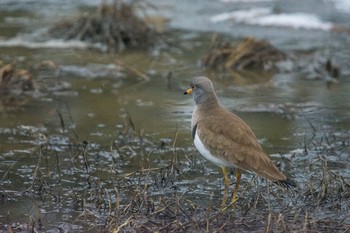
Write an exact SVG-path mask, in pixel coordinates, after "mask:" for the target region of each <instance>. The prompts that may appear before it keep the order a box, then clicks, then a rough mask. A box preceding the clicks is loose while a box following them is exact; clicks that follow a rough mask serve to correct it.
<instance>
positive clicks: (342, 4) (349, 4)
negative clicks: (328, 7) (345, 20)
mask: <svg viewBox="0 0 350 233" xmlns="http://www.w3.org/2000/svg"><path fill="white" fill-rule="evenodd" d="M331 1H332V2H333V4H334V6H335V8H336V9H337V10H339V11H341V12H344V13H349V14H350V0H331Z"/></svg>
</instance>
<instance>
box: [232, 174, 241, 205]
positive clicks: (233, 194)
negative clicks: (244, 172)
mask: <svg viewBox="0 0 350 233" xmlns="http://www.w3.org/2000/svg"><path fill="white" fill-rule="evenodd" d="M240 182H241V170H240V169H238V168H236V186H235V189H234V190H233V193H232V205H233V206H234V203H235V202H236V201H237V191H238V187H239V183H240Z"/></svg>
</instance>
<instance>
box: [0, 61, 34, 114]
mask: <svg viewBox="0 0 350 233" xmlns="http://www.w3.org/2000/svg"><path fill="white" fill-rule="evenodd" d="M35 90H36V84H35V81H34V79H33V77H32V75H31V74H30V73H29V72H28V71H27V70H23V69H16V64H15V63H10V64H1V62H0V112H2V111H9V110H14V109H16V108H17V107H19V106H22V105H24V104H26V103H27V102H28V101H29V100H30V99H31V97H32V95H33V93H34V91H35Z"/></svg>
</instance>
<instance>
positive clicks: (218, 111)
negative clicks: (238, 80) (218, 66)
mask: <svg viewBox="0 0 350 233" xmlns="http://www.w3.org/2000/svg"><path fill="white" fill-rule="evenodd" d="M184 94H186V95H188V94H192V95H193V100H194V102H195V108H194V110H193V113H192V120H191V131H192V139H193V142H194V145H195V147H196V148H197V150H198V151H199V152H200V154H202V155H203V156H204V157H205V158H206V159H207V160H209V161H211V162H213V163H214V164H216V165H217V166H219V167H221V169H222V172H223V175H224V183H225V190H226V191H225V192H226V194H227V189H228V187H229V185H230V179H229V177H228V172H227V168H235V176H236V183H235V189H234V191H233V193H232V196H231V197H232V203H233V204H232V205H234V203H235V202H236V201H237V191H238V188H239V185H240V180H241V172H242V171H249V172H254V173H256V174H257V175H259V176H261V177H263V178H265V179H267V180H269V181H271V182H273V183H276V184H277V185H279V186H282V187H284V188H287V189H292V188H293V187H295V186H296V183H295V182H294V181H292V180H290V179H288V178H287V177H286V176H285V175H284V174H283V173H282V172H281V171H279V170H278V168H277V167H276V166H275V165H274V163H273V162H272V161H271V159H270V158H269V156H268V155H267V154H266V153H265V152H264V151H263V149H262V147H261V145H260V143H259V142H258V140H257V138H256V136H255V134H254V133H253V131H252V130H251V128H250V127H249V125H248V124H247V123H246V122H244V121H243V120H242V119H241V118H239V117H238V116H237V115H235V114H234V113H232V112H231V111H229V110H227V109H226V108H225V107H224V106H222V105H221V104H220V103H219V100H218V97H217V95H216V93H215V91H214V85H213V83H212V81H210V79H209V78H207V77H204V76H199V77H195V78H194V79H193V80H192V82H191V83H190V88H189V89H187V90H186V91H185V92H184ZM224 198H225V202H226V197H224Z"/></svg>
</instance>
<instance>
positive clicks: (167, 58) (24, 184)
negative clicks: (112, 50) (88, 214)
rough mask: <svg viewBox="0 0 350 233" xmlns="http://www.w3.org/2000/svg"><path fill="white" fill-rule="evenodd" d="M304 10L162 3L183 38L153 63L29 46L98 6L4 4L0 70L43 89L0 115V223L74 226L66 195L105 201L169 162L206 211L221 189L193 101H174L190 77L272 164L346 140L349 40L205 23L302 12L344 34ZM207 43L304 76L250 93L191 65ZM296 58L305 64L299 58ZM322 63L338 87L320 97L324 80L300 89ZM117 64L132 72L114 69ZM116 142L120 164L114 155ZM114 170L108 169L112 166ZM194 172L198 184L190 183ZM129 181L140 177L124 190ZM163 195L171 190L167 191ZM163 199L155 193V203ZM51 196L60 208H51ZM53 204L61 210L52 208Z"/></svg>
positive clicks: (281, 78) (237, 82) (283, 76)
mask: <svg viewBox="0 0 350 233" xmlns="http://www.w3.org/2000/svg"><path fill="white" fill-rule="evenodd" d="M305 2H306V3H305V4H304V5H302V6H298V5H297V4H295V3H294V1H278V2H276V1H272V2H270V1H264V2H259V1H258V2H257V3H255V4H254V5H253V6H252V5H249V3H245V2H244V1H242V2H239V3H232V4H229V3H224V1H215V2H214V1H202V2H200V3H198V4H193V5H188V3H187V1H177V3H176V4H174V3H173V2H172V1H162V4H160V5H159V6H158V7H159V9H158V11H157V12H158V13H161V14H164V15H166V16H168V17H170V20H171V21H170V25H169V26H170V28H171V29H175V28H180V29H182V30H186V31H180V32H178V31H177V32H172V37H173V38H174V41H176V43H178V44H179V45H180V46H179V48H169V49H167V50H155V51H153V52H152V53H150V52H149V51H143V52H142V51H126V52H124V53H122V54H118V55H115V54H106V53H102V52H100V51H98V50H96V49H87V48H86V46H88V45H86V44H83V43H75V42H74V43H65V42H59V43H58V42H57V41H49V42H48V41H47V39H45V38H44V39H40V38H38V37H37V35H38V33H39V32H41V31H42V30H43V29H45V27H48V26H50V25H51V23H53V22H54V21H56V20H57V19H58V18H60V17H64V16H67V15H70V14H74V13H75V12H76V11H77V10H78V9H85V8H87V7H88V6H93V5H96V4H98V2H97V1H74V3H71V2H70V1H65V2H64V4H61V3H60V4H57V3H56V1H47V2H46V3H45V6H44V7H42V5H41V4H42V3H41V2H40V3H39V2H36V1H28V2H27V1H24V2H20V1H18V2H16V1H11V2H7V3H5V2H2V3H1V4H0V9H1V10H0V11H1V14H0V15H1V16H0V31H1V35H0V60H3V61H5V63H7V62H11V61H17V64H18V67H20V68H25V69H32V70H33V72H34V74H35V75H36V77H37V80H38V82H39V85H40V86H41V87H42V88H46V89H47V88H51V89H50V91H45V92H43V93H41V96H39V97H36V98H34V99H33V100H32V101H30V102H29V103H28V104H26V105H23V106H20V107H19V108H18V109H16V110H12V111H6V112H2V113H0V142H1V144H0V179H1V191H2V192H3V193H6V198H8V200H6V201H4V204H1V205H2V206H1V208H0V209H1V211H0V219H1V220H0V222H1V223H3V224H5V223H6V219H7V218H8V216H7V215H8V213H9V214H10V218H11V219H12V220H13V221H18V222H28V216H40V215H45V218H46V220H45V221H46V227H47V228H50V227H52V226H55V224H56V223H62V222H66V221H69V219H70V218H71V217H72V216H73V217H74V218H75V217H76V218H77V217H78V215H79V214H78V213H79V211H77V210H81V206H79V204H77V203H75V201H76V200H77V198H76V197H75V196H74V195H73V194H75V192H74V191H72V195H68V196H67V195H66V196H65V195H64V193H63V192H64V189H65V188H67V187H71V188H72V189H73V190H74V189H75V190H77V192H78V193H79V192H85V191H86V186H89V187H90V186H94V185H96V187H97V186H98V182H97V181H96V180H98V179H100V180H103V183H104V187H106V188H107V189H108V190H112V189H113V187H118V185H121V184H119V182H121V183H123V182H122V181H125V180H123V179H121V180H119V179H117V181H115V180H113V179H111V178H110V177H114V176H117V177H119V176H118V175H123V174H124V175H125V174H128V173H130V172H134V171H136V170H139V169H140V167H143V166H145V167H147V166H146V165H149V166H150V167H152V168H157V167H163V166H166V165H167V164H168V161H169V160H171V159H172V156H174V150H177V152H178V153H179V156H180V157H181V159H182V161H184V163H185V164H186V166H187V167H186V166H185V167H186V168H187V169H188V170H186V172H187V173H185V174H183V177H182V179H179V180H178V181H177V186H178V188H179V189H180V190H182V189H183V190H186V189H188V194H193V193H194V194H196V195H197V199H201V197H202V196H203V197H204V198H203V199H205V200H207V199H206V198H207V197H208V196H209V195H210V193H211V192H214V191H215V190H216V188H215V187H217V186H218V185H220V184H221V183H220V182H221V178H220V176H221V175H220V173H219V171H218V170H217V168H216V167H215V166H214V165H212V164H210V163H209V162H206V161H204V160H202V158H201V157H199V156H198V154H197V153H196V152H195V149H194V148H193V146H192V142H191V135H190V129H189V127H190V118H191V113H192V109H193V101H192V99H191V98H190V97H188V96H184V95H183V94H182V93H183V90H185V89H186V88H187V87H188V84H189V81H190V79H191V78H192V77H193V76H195V75H210V77H211V79H212V80H213V82H214V84H215V87H216V90H217V93H218V95H219V97H220V100H221V102H222V103H223V104H224V105H226V106H227V107H228V108H229V109H230V110H232V111H234V112H236V113H237V114H238V115H239V116H241V117H242V118H243V119H244V120H246V121H247V122H248V123H249V125H251V127H252V129H253V131H254V132H255V133H256V135H257V137H258V139H259V140H260V142H261V143H262V145H263V147H264V149H265V150H266V151H267V152H268V153H270V154H272V155H273V157H277V158H279V157H280V155H282V157H290V156H292V154H293V152H292V151H294V150H297V149H303V147H304V146H305V144H307V141H308V140H309V139H310V138H312V137H313V136H314V134H316V137H319V138H322V137H323V136H324V135H328V134H330V133H335V134H349V128H350V112H349V109H350V103H349V101H348V100H349V99H350V94H349V93H350V92H349V91H348V90H349V89H350V81H349V75H350V69H349V67H348V65H347V64H349V62H350V56H349V54H350V51H349V48H350V46H349V45H350V40H349V37H348V34H347V33H335V32H331V31H327V30H322V29H320V30H317V29H316V30H302V29H301V30H295V29H293V28H289V27H274V26H267V27H262V26H260V25H258V24H257V25H254V24H253V25H248V24H245V23H237V22H236V23H235V22H232V21H229V20H228V21H224V22H220V23H219V24H216V23H213V22H210V19H211V17H213V16H215V15H217V14H219V13H223V12H227V11H237V10H239V9H247V7H256V8H258V7H272V8H278V9H279V10H281V11H282V12H288V13H291V12H300V11H302V12H309V13H310V12H311V13H313V14H316V15H317V16H318V17H319V18H320V19H321V20H322V21H324V22H331V23H333V24H336V25H341V26H342V27H346V26H349V25H348V23H349V22H350V21H349V20H348V19H349V17H350V16H349V14H348V13H346V12H341V13H339V12H338V11H337V10H336V8H332V10H329V8H328V7H329V6H333V5H332V3H331V2H326V1H323V2H322V4H319V2H318V1H305ZM284 3H285V4H284ZM214 31H216V32H225V33H228V34H230V36H233V37H234V38H235V39H237V40H239V38H241V37H242V36H246V35H250V36H254V37H258V38H265V39H268V40H270V41H271V43H273V44H274V45H276V46H278V47H279V48H280V49H282V50H285V51H289V52H290V53H291V54H292V56H297V57H298V62H299V63H300V64H303V66H304V67H305V68H304V69H299V70H297V71H293V72H286V73H280V74H276V75H274V76H272V77H266V78H265V77H264V78H263V79H262V80H259V82H256V81H255V79H256V75H255V76H254V75H251V76H249V74H246V75H245V76H246V77H247V78H243V79H242V78H239V77H238V76H235V78H232V77H228V76H227V75H226V74H222V73H213V72H209V71H206V70H204V69H203V68H201V67H200V66H198V60H199V59H200V58H201V57H202V56H203V54H204V53H205V52H206V50H207V48H208V45H209V43H210V39H211V36H212V33H213V32H214ZM19 39H20V40H19ZM14 41H15V42H16V41H17V42H16V43H14ZM18 41H19V42H18ZM23 42H25V43H23ZM304 53H305V56H302V55H300V54H304ZM150 54H151V55H150ZM310 54H312V55H310ZM315 54H316V55H315ZM319 58H320V59H324V58H331V59H332V60H334V61H335V62H336V64H337V65H339V66H340V67H341V75H340V77H339V78H338V83H334V84H332V85H330V86H329V85H327V82H326V81H325V80H318V79H312V78H307V77H308V75H307V74H308V73H307V71H308V68H310V69H311V68H312V67H313V66H312V65H313V64H314V63H315V64H316V66H317V67H319V66H318V64H319V61H318V59H319ZM43 60H50V61H52V62H53V63H54V64H57V65H58V67H59V69H58V70H57V71H54V72H52V71H49V72H45V71H40V69H38V68H37V67H38V66H39V64H40V63H41V62H42V61H43ZM116 60H120V61H123V63H124V64H127V66H128V67H131V68H132V69H127V68H125V66H124V67H123V66H119V65H118V63H117V62H116ZM133 69H136V70H138V71H140V72H142V73H144V74H145V75H146V76H147V77H149V80H146V79H145V78H141V77H139V75H137V74H135V73H134V72H133V71H132V70H133ZM170 73H171V74H170ZM260 75H261V76H264V75H265V74H260ZM260 75H258V76H260ZM249 77H251V78H252V79H254V81H252V80H249ZM59 114H61V119H62V120H63V122H64V126H62V123H61V119H60V117H59ZM128 127H133V128H134V131H135V132H136V133H134V134H133V135H132V136H130V135H129V134H128V133H127V132H126V131H127V129H128ZM121 132H123V133H121ZM121 135H122V136H121ZM135 135H137V137H136V139H135V138H134V136H135ZM41 140H43V141H45V142H47V141H48V142H49V145H50V148H49V149H48V151H47V154H46V155H45V153H44V154H41V153H43V152H42V150H41V149H40V145H43V143H42V141H41ZM115 140H117V143H116V144H117V145H118V146H119V149H120V150H121V151H119V152H120V154H123V155H124V156H125V157H124V158H120V157H119V156H120V154H119V152H118V151H116V150H115V149H114V148H113V142H114V141H115ZM128 140H130V141H128ZM83 141H87V142H88V143H89V146H88V151H89V156H90V157H89V158H88V160H89V161H90V165H89V166H91V168H90V169H88V168H86V166H87V165H86V164H84V157H79V156H78V155H77V154H79V151H80V150H79V148H76V147H79V146H80V148H81V147H83V145H84V144H81V142H83ZM174 144H175V145H174ZM163 147H164V148H163ZM55 153H56V154H57V155H58V156H57V157H56V155H55ZM45 156H46V157H45ZM191 156H194V157H195V159H194V160H193V158H192V157H191ZM315 157H317V155H315ZM114 159H116V161H117V162H113V161H114ZM303 159H304V158H298V159H295V160H293V163H296V164H294V166H295V168H294V169H297V168H300V167H303V164H302V163H304V162H305V160H303ZM332 159H333V162H334V166H335V167H337V166H338V170H337V171H339V172H340V173H341V174H342V175H343V176H345V177H346V178H347V179H349V178H350V175H349V174H348V172H347V170H348V169H349V151H345V152H344V153H343V154H342V156H341V157H332ZM57 161H58V162H57ZM91 161H94V163H91ZM193 161H194V162H193ZM39 162H40V165H41V166H40V167H41V169H42V172H43V174H41V177H42V179H41V180H40V181H41V182H43V183H45V182H48V184H47V186H45V185H43V183H40V182H39V184H37V183H34V181H35V179H34V178H33V174H34V173H35V168H36V167H37V164H39ZM56 162H57V164H60V165H59V166H58V165H57V164H56ZM192 162H193V164H192ZM298 162H299V163H300V164H298ZM55 164H56V165H55ZM206 167H207V168H206ZM195 168H196V169H195ZM45 169H47V170H46V171H45ZM60 169H61V171H59V170H60ZM91 169H92V170H94V169H96V170H97V173H98V175H97V176H96V177H95V176H92V177H90V175H91V174H90V171H91ZM191 170H195V171H196V172H194V173H191V172H189V171H191ZM45 172H47V174H46V173H45ZM60 172H61V173H62V174H60ZM286 173H288V174H291V175H292V176H293V177H295V179H297V181H298V182H300V183H303V182H306V180H305V179H307V178H305V177H303V175H302V174H300V172H296V171H295V170H293V169H290V170H286ZM89 174H90V175H89ZM161 174H163V173H161ZM169 174H170V173H169ZM163 175H164V174H163ZM209 175H210V176H209ZM50 176H52V180H50V179H49V177H50ZM169 176H170V175H169ZM87 177H88V178H87ZM248 177H250V176H248ZM89 179H91V180H89ZM93 179H95V180H93ZM136 180H137V177H136V178H135V180H133V179H130V180H128V182H130V183H133V182H137V181H136ZM170 180H171V179H170ZM44 181H45V182H44ZM204 183H205V184H207V185H205V186H204V185H203V184H204ZM40 184H41V185H43V186H44V187H46V188H47V189H49V190H50V192H44V191H41V192H39V191H38V192H37V193H36V194H35V195H33V194H26V191H27V190H26V189H29V188H31V187H33V186H35V188H34V190H39V189H40V188H38V187H39V186H40ZM126 185H128V184H126ZM165 186H166V187H168V188H169V186H170V188H169V189H170V190H171V187H172V186H171V185H165ZM130 187H131V184H130ZM51 189H52V190H51ZM130 189H132V187H131V188H130ZM213 190H214V191H213ZM166 191H169V190H166ZM166 191H164V190H163V189H161V188H154V190H153V192H154V193H155V194H158V193H163V192H166ZM48 193H52V194H53V196H50V195H48ZM130 193H132V190H130ZM60 195H62V197H64V198H66V199H67V200H68V201H66V202H61V201H57V200H56V199H59V198H60ZM124 195H125V196H124V198H125V199H127V198H129V196H128V195H127V193H126V194H124ZM33 197H35V198H34V200H33ZM6 198H5V199H6ZM121 198H123V197H121ZM201 201H203V200H201ZM203 202H206V201H203ZM60 203H63V204H62V205H63V206H64V208H63V210H62V209H60V208H59V205H60ZM40 204H43V205H42V206H41V205H40ZM69 205H71V206H69ZM75 205H78V207H76V206H75ZM56 212H57V214H56ZM35 218H38V217H35ZM49 222H51V223H52V225H49V224H48V223H49Z"/></svg>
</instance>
